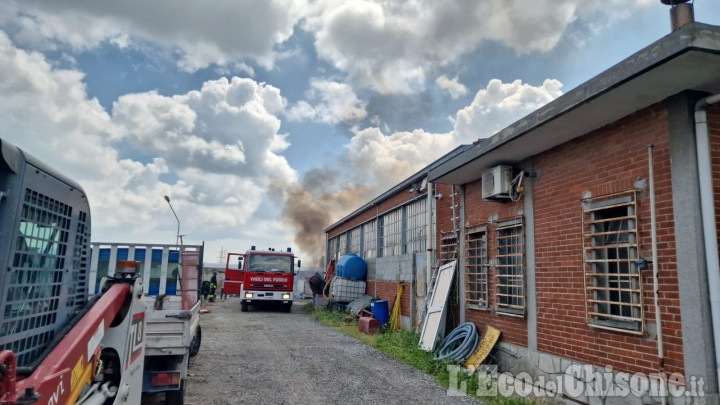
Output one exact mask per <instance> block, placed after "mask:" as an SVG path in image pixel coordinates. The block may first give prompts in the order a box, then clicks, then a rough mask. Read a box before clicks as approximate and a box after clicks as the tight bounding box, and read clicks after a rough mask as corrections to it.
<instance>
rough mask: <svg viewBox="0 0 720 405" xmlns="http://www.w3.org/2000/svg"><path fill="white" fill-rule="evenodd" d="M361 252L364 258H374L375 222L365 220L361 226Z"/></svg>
mask: <svg viewBox="0 0 720 405" xmlns="http://www.w3.org/2000/svg"><path fill="white" fill-rule="evenodd" d="M362 229H363V241H362V244H363V254H362V257H363V258H364V259H369V258H374V257H375V253H376V246H377V222H376V221H374V220H373V221H370V222H366V223H365V224H364V225H363V227H362Z"/></svg>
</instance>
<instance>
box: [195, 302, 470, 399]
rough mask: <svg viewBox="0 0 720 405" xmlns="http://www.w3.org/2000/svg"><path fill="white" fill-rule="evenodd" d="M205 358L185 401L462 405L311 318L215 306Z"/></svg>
mask: <svg viewBox="0 0 720 405" xmlns="http://www.w3.org/2000/svg"><path fill="white" fill-rule="evenodd" d="M209 307H210V308H212V310H213V312H212V313H211V314H203V315H202V320H201V324H202V328H203V341H202V347H201V349H200V353H199V354H198V355H197V356H196V357H194V358H193V359H192V360H191V361H190V371H189V373H190V376H189V381H188V384H187V390H186V396H185V403H186V404H188V405H191V404H192V405H215V404H218V405H219V404H223V405H224V404H457V403H476V402H474V401H473V400H471V399H470V398H458V397H448V396H447V395H446V390H445V389H444V388H443V387H442V386H440V385H439V384H438V383H436V382H435V381H434V380H433V379H432V377H429V376H428V375H426V374H424V373H421V372H419V371H417V370H415V369H413V368H412V367H409V366H406V365H404V364H400V363H397V362H395V361H394V360H392V359H390V358H388V357H387V356H385V355H384V354H382V353H380V352H378V351H377V350H375V349H373V348H371V347H369V346H366V345H364V344H362V343H360V342H358V341H356V340H355V339H352V338H350V337H347V336H345V335H343V334H341V333H339V332H335V331H333V330H332V329H330V328H327V327H325V326H323V325H321V324H320V323H318V322H317V321H315V320H314V319H312V318H310V317H309V316H307V315H306V314H305V313H304V312H303V310H302V308H301V303H299V302H296V303H295V305H294V307H293V309H292V312H291V313H284V312H281V311H274V310H270V309H256V308H253V307H251V308H250V311H249V312H240V302H239V300H238V299H237V298H228V299H227V300H226V301H220V302H215V303H212V304H209Z"/></svg>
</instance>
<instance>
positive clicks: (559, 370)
mask: <svg viewBox="0 0 720 405" xmlns="http://www.w3.org/2000/svg"><path fill="white" fill-rule="evenodd" d="M491 362H492V364H495V365H497V367H498V373H503V372H506V373H510V374H511V375H513V376H518V375H519V374H521V373H527V374H528V375H529V376H530V378H531V379H532V381H533V382H535V386H537V387H539V388H548V385H545V384H543V382H547V381H559V382H560V383H559V384H558V385H560V384H562V385H563V387H562V388H561V392H562V393H563V395H558V396H557V397H555V398H556V399H558V400H563V399H567V400H568V401H565V402H566V403H568V404H576V403H577V402H581V403H585V404H598V405H615V404H617V405H620V404H623V405H647V404H661V403H663V402H662V399H661V398H660V397H653V396H651V394H652V392H651V390H650V389H649V388H648V389H647V390H646V392H644V395H642V396H635V395H621V393H622V392H627V391H629V389H630V387H631V386H630V384H629V381H630V379H631V378H632V377H633V375H632V374H630V373H624V372H617V371H616V370H614V369H608V368H605V367H598V366H593V365H589V364H586V363H583V362H578V361H576V360H572V359H568V358H565V357H560V356H556V355H553V354H548V353H542V352H538V351H535V350H531V349H528V348H527V347H523V346H518V345H514V344H512V343H507V342H501V343H498V345H497V347H496V348H495V349H494V351H493V352H492V359H491ZM646 377H648V376H640V375H635V378H638V379H639V380H641V381H642V383H641V384H647V387H650V384H651V382H650V379H648V378H646ZM656 381H657V380H655V381H654V382H653V383H656ZM670 384H672V382H671V383H670ZM588 386H591V387H593V388H592V389H590V390H587V389H584V390H583V389H580V387H588ZM640 387H642V385H641V386H640ZM676 387H679V388H680V389H684V388H683V386H673V388H676ZM596 388H597V390H596V391H593V390H594V389H596ZM581 391H582V392H581ZM539 392H542V391H539ZM608 393H609V394H610V395H607V394H608ZM707 400H708V398H705V397H701V396H698V397H686V396H684V395H682V396H673V395H667V396H666V402H665V403H667V404H670V405H681V404H688V405H689V404H693V405H701V404H706V403H707V404H709V403H712V402H708V401H707Z"/></svg>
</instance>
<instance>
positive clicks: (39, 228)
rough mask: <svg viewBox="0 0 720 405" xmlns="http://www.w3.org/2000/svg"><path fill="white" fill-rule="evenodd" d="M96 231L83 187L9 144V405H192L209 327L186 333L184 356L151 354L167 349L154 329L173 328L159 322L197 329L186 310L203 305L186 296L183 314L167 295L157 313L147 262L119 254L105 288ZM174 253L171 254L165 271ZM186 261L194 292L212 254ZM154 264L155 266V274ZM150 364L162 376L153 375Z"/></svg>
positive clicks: (4, 320) (4, 328)
mask: <svg viewBox="0 0 720 405" xmlns="http://www.w3.org/2000/svg"><path fill="white" fill-rule="evenodd" d="M90 229H91V218H90V207H89V203H88V199H87V196H86V194H85V192H84V191H83V189H82V187H81V186H80V185H79V184H77V183H76V182H74V181H73V180H71V179H69V178H67V177H65V176H64V175H62V174H61V173H59V172H57V171H55V170H54V169H52V168H50V167H48V166H47V165H45V164H44V163H43V162H41V161H40V160H38V159H36V158H34V157H32V156H31V155H29V154H27V153H25V152H24V151H22V150H20V149H19V148H17V147H15V146H13V145H11V144H9V143H8V142H6V141H3V140H2V139H0V265H1V266H2V269H3V271H1V272H0V311H2V312H0V404H3V405H5V404H35V403H37V404H48V405H57V404H82V405H100V404H102V405H107V404H139V403H140V402H141V398H142V392H143V391H148V389H146V388H148V387H149V388H150V390H152V391H164V392H165V393H166V400H169V401H166V402H168V403H173V404H182V403H183V397H184V390H183V388H184V377H185V374H186V371H185V370H186V365H187V354H190V355H192V354H194V353H196V352H197V349H198V348H199V326H196V325H193V326H196V327H195V328H194V329H192V330H191V329H190V328H189V327H187V326H183V330H182V331H180V335H179V336H183V337H184V338H186V339H185V341H178V344H177V345H170V346H171V347H172V349H173V350H176V347H175V346H178V347H177V350H176V351H177V353H175V352H172V353H162V354H164V355H167V354H173V355H176V356H174V357H172V358H171V357H170V356H166V357H162V358H160V357H157V355H158V353H154V352H153V353H147V352H148V351H153V350H154V347H155V345H156V344H155V343H154V341H155V340H157V338H156V337H154V336H153V335H152V334H150V333H149V331H148V329H158V328H159V327H160V326H162V327H164V325H165V324H166V323H167V322H163V323H162V324H161V323H159V322H160V320H158V321H154V320H153V319H150V318H153V317H154V316H155V315H158V316H160V315H162V317H163V321H164V318H166V317H168V316H170V317H176V318H182V319H177V320H178V321H180V322H183V325H189V323H190V322H192V320H193V319H197V317H194V316H193V315H194V313H192V311H191V310H190V309H187V310H185V308H192V309H193V310H194V309H195V307H196V303H195V302H194V301H193V302H190V301H192V299H191V297H190V295H188V297H190V298H188V297H185V296H183V297H182V298H181V297H180V296H178V297H177V300H178V301H179V300H180V299H182V300H183V302H182V303H178V304H177V309H175V308H174V307H173V302H174V300H173V299H170V298H168V299H165V298H166V294H165V293H167V291H164V290H163V291H161V293H163V294H160V295H158V296H157V297H152V298H150V299H151V301H152V302H153V304H154V306H155V307H156V308H153V307H147V306H146V303H145V301H146V300H147V299H148V297H147V296H146V295H145V293H147V291H146V290H147V289H148V285H149V284H150V286H151V285H152V283H149V282H148V281H149V280H148V276H149V274H150V272H149V271H147V272H146V273H145V274H143V272H142V271H141V269H140V266H139V265H138V261H137V260H136V258H137V255H133V254H129V255H127V254H126V256H127V258H122V257H120V255H119V254H116V252H117V249H111V253H110V256H111V258H110V260H108V261H106V262H105V264H104V266H105V269H104V275H103V276H102V277H98V280H96V279H95V278H94V276H95V274H99V270H97V267H98V263H101V264H102V263H103V262H102V261H101V259H99V256H98V255H97V254H91V251H92V250H93V248H94V247H93V246H92V245H91V239H90V235H91V233H90ZM138 250H139V249H138ZM170 250H171V248H166V249H164V253H166V254H165V255H164V256H163V259H162V261H163V263H162V264H163V265H164V262H165V261H167V260H166V258H165V256H167V255H168V252H169V251H170ZM146 251H147V252H150V253H147V254H148V255H150V254H151V253H152V252H151V251H152V248H151V247H148V248H147V249H146ZM136 253H137V252H136ZM182 254H185V255H186V256H188V257H190V258H191V259H192V260H185V261H184V262H182V259H180V262H181V263H179V264H178V267H177V268H178V272H179V271H180V269H182V275H183V276H185V277H184V278H183V280H184V282H185V283H186V284H187V283H189V282H190V280H193V279H192V278H191V277H189V276H188V275H190V274H192V271H191V270H192V267H194V268H195V271H197V266H195V264H197V263H195V262H193V260H195V261H197V260H198V256H199V257H201V255H202V250H201V249H200V251H199V252H190V253H189V255H187V254H186V252H182ZM148 257H149V256H148ZM200 260H201V259H200ZM151 264H152V265H153V266H155V262H154V261H153V262H152V263H151V262H150V261H149V259H148V260H146V261H145V267H146V268H147V267H150V265H151ZM146 270H147V269H146ZM168 280H170V277H168ZM173 280H175V279H173ZM194 280H197V276H195V278H194ZM163 281H165V282H164V283H163V287H165V284H168V285H170V282H169V281H167V280H163ZM184 285H185V284H183V286H184ZM173 287H174V286H173ZM190 287H192V286H190ZM150 288H152V287H150ZM194 289H195V296H197V287H194ZM165 290H168V291H169V289H168V288H165ZM191 290H192V288H185V289H184V290H183V291H185V292H191ZM168 295H169V293H168ZM187 299H190V301H188V302H185V301H186V300H187ZM170 320H171V321H174V320H176V319H175V318H172V319H170ZM151 321H152V322H151ZM154 325H160V326H158V327H155V326H154ZM151 326H152V328H149V327H151ZM191 332H193V333H196V334H197V335H193V334H191ZM163 347H164V348H165V350H166V351H167V347H168V346H167V345H163ZM175 358H179V359H181V361H182V362H183V364H175V363H174V362H173V361H174V359H175ZM149 359H154V360H153V363H157V364H158V365H159V366H157V367H148V364H146V362H147V360H149ZM158 367H161V368H158ZM181 367H185V369H183V368H181Z"/></svg>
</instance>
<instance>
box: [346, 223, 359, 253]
mask: <svg viewBox="0 0 720 405" xmlns="http://www.w3.org/2000/svg"><path fill="white" fill-rule="evenodd" d="M348 233H349V235H350V244H349V245H348V253H355V254H356V255H358V256H359V255H360V253H361V252H360V250H361V249H362V227H361V226H358V227H355V228H353V229H351V230H350V231H349V232H348Z"/></svg>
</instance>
